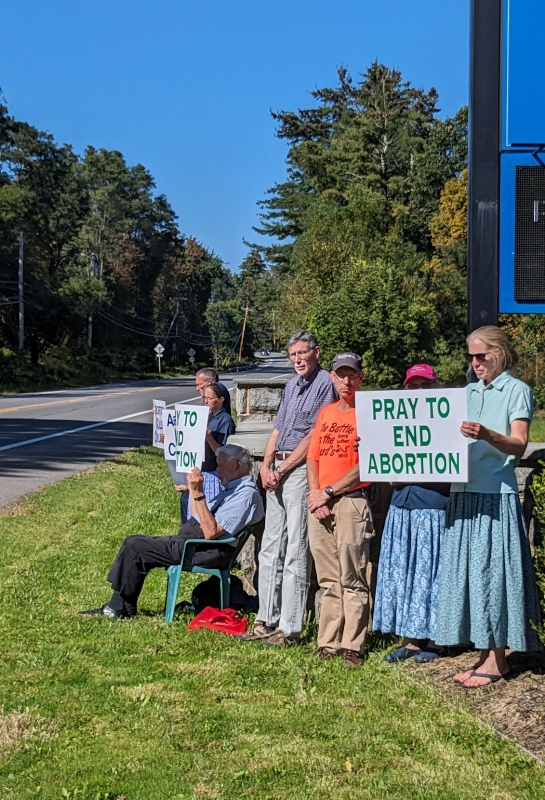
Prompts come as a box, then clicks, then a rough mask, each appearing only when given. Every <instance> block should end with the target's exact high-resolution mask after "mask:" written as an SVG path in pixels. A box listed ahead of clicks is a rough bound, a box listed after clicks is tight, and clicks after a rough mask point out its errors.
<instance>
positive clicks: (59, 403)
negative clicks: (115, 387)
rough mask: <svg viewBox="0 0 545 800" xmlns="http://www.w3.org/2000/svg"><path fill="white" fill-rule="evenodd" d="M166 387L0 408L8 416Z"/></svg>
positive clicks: (150, 387) (1, 412)
mask: <svg viewBox="0 0 545 800" xmlns="http://www.w3.org/2000/svg"><path fill="white" fill-rule="evenodd" d="M164 388H165V387H164V386H148V387H146V388H145V389H130V390H129V391H127V392H109V393H108V394H93V395H88V396H87V397H75V398H73V399H72V400H51V401H49V402H48V403H32V404H30V405H24V406H12V408H0V414H7V413H8V412H9V411H26V409H27V408H42V407H43V406H62V405H66V404H69V403H83V402H85V400H101V399H102V398H104V397H119V395H122V394H136V393H137V392H154V391H155V390H156V389H164Z"/></svg>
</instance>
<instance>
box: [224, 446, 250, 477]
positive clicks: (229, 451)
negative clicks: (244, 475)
mask: <svg viewBox="0 0 545 800" xmlns="http://www.w3.org/2000/svg"><path fill="white" fill-rule="evenodd" d="M220 453H223V454H224V455H225V456H227V461H238V463H239V464H240V466H241V467H245V468H246V469H247V470H248V472H250V470H251V468H252V460H253V459H252V456H251V455H250V453H249V452H248V450H246V448H245V447H241V446H240V445H239V444H224V445H222V446H221V447H218V449H217V450H216V457H217V456H218V455H219V454H220Z"/></svg>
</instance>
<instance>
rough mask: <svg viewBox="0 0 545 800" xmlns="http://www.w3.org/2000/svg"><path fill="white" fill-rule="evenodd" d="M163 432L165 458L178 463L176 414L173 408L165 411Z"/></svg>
mask: <svg viewBox="0 0 545 800" xmlns="http://www.w3.org/2000/svg"><path fill="white" fill-rule="evenodd" d="M163 432H164V434H165V458H166V460H167V461H176V414H175V413H174V409H173V408H167V409H165V414H164V416H163Z"/></svg>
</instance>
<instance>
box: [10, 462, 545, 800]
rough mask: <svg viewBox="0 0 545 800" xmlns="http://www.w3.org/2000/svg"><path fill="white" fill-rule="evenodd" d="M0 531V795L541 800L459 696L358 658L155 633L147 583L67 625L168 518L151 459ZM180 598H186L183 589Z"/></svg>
mask: <svg viewBox="0 0 545 800" xmlns="http://www.w3.org/2000/svg"><path fill="white" fill-rule="evenodd" d="M16 512H17V513H16V514H15V515H13V516H4V517H2V518H0V537H1V541H2V559H1V562H2V563H1V565H0V630H2V653H1V657H0V797H1V798H2V800H4V799H9V798H16V799H17V800H25V799H26V798H36V797H37V798H63V797H64V798H74V800H116V798H117V799H119V798H126V800H156V799H157V800H174V798H178V799H180V798H229V799H232V800H243V799H245V798H255V800H262V798H286V799H289V800H307V798H317V799H318V800H322V799H323V800H325V799H326V798H328V799H331V800H345V799H346V800H353V799H354V798H358V799H359V798H373V800H377V798H379V799H380V798H389V799H390V798H394V799H395V798H399V799H400V800H401V799H402V798H403V800H407V798H411V800H412V798H422V799H423V800H428V799H429V800H431V799H432V798H437V800H450V799H452V800H454V798H456V800H465V798H467V800H481V798H482V800H485V798H486V800H491V798H494V799H496V798H497V799H498V800H500V799H501V800H513V798H528V799H530V798H532V800H533V798H536V797H543V796H545V771H544V770H543V769H542V768H541V767H540V766H539V765H538V764H537V763H535V762H533V761H531V760H528V759H527V758H526V757H525V756H524V755H522V754H521V753H520V752H519V751H518V750H517V749H516V747H515V746H514V745H512V744H511V743H509V742H505V741H503V740H500V739H499V738H497V737H495V736H494V734H493V732H492V731H491V730H490V729H489V728H488V727H487V726H486V725H485V724H484V723H482V722H480V721H479V720H478V719H476V718H475V717H474V716H473V715H472V714H471V713H470V712H469V710H468V708H466V706H465V704H464V703H465V699H464V698H462V699H461V700H460V702H459V703H458V705H457V706H455V707H452V706H447V705H446V704H445V703H444V702H443V700H442V698H441V696H440V695H439V693H438V692H437V690H436V689H433V688H426V687H422V686H416V685H413V684H412V683H409V682H408V681H407V679H406V678H405V676H404V673H403V671H402V670H400V669H397V668H392V667H390V666H388V665H386V664H385V663H384V662H383V661H382V653H381V652H379V651H376V652H373V653H371V656H370V658H369V660H368V661H367V662H366V664H365V666H364V667H363V668H361V669H356V670H352V671H350V670H349V669H348V668H347V667H346V666H345V665H344V663H342V662H341V661H335V662H333V663H331V662H329V661H328V662H321V661H317V660H316V659H315V658H314V657H313V655H312V653H313V650H314V644H313V642H312V641H309V642H308V643H306V644H304V645H302V646H299V647H296V648H291V649H290V650H288V651H280V652H270V651H266V650H264V649H263V648H262V647H260V646H259V645H243V644H242V643H240V642H237V641H235V640H232V639H230V638H229V637H227V636H224V635H222V634H219V633H218V634H215V633H211V632H206V631H199V632H195V633H189V632H188V631H187V629H186V624H187V618H181V617H178V618H177V619H175V621H174V623H173V624H172V625H170V626H166V625H164V623H163V621H162V611H163V600H164V591H165V574H164V572H163V571H161V570H155V571H154V572H153V573H152V574H151V575H150V576H149V578H148V581H147V582H146V586H145V589H144V592H143V594H142V601H141V610H142V611H143V612H144V613H143V614H142V616H141V617H139V618H137V619H135V620H133V621H130V622H117V623H116V622H110V621H108V620H106V619H104V618H99V619H88V618H82V617H79V616H78V614H77V612H78V610H80V609H83V608H88V607H92V606H96V605H98V604H100V603H102V602H104V601H105V600H106V599H107V597H108V585H107V584H106V581H105V575H106V572H107V570H108V567H109V565H110V563H111V561H112V559H113V557H114V555H115V553H116V550H117V547H118V545H119V543H120V542H121V540H122V538H123V537H124V536H125V535H126V534H128V533H131V532H133V533H136V532H147V533H154V534H169V533H172V532H173V531H175V529H176V525H177V517H178V502H177V496H176V494H175V493H174V492H173V491H172V488H171V482H170V479H169V478H168V476H167V472H166V469H165V465H164V462H163V461H162V460H161V457H160V454H158V452H157V451H155V452H152V451H151V450H145V451H140V452H136V453H130V454H129V455H128V456H127V457H126V458H124V459H122V460H121V461H120V462H119V463H104V464H101V465H100V466H98V467H97V468H96V469H95V470H94V471H92V472H90V473H87V474H84V475H82V476H80V477H76V478H71V479H68V480H66V481H63V482H62V483H59V484H57V485H56V486H54V487H51V488H49V489H47V490H45V491H42V492H40V493H38V494H36V495H33V496H32V497H31V499H30V502H29V504H28V505H22V506H21V507H20V508H19V509H17V510H16ZM185 580H186V582H185V584H184V586H185V592H184V594H185V596H186V597H188V596H189V585H188V583H187V576H185Z"/></svg>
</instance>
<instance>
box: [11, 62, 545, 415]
mask: <svg viewBox="0 0 545 800" xmlns="http://www.w3.org/2000/svg"><path fill="white" fill-rule="evenodd" d="M310 95H311V98H312V99H311V102H310V103H309V107H308V108H305V109H298V110H296V111H289V110H288V111H276V112H273V114H272V116H273V119H274V121H275V123H276V136H277V137H278V138H280V139H281V140H283V141H285V143H286V145H287V158H286V163H287V172H286V174H285V176H284V179H283V180H280V181H279V182H278V183H276V184H275V185H274V186H272V187H271V188H269V189H268V190H267V192H266V193H265V195H264V198H263V199H262V200H260V201H258V205H259V218H260V222H259V224H258V225H257V226H256V227H255V228H254V231H255V232H256V233H257V234H259V238H258V241H257V242H255V243H247V244H248V255H247V256H246V258H245V259H244V261H243V263H242V264H241V265H240V267H239V269H238V270H237V271H236V272H235V273H232V272H230V271H229V270H227V269H226V268H225V266H224V265H223V263H222V261H221V258H220V257H219V256H218V255H216V254H214V253H211V252H210V251H208V250H207V249H206V247H205V246H204V245H202V244H200V243H198V242H197V241H196V240H195V239H194V238H192V237H191V236H186V235H184V234H182V233H181V232H180V230H179V227H178V222H177V219H176V216H175V214H174V212H173V210H172V208H171V207H170V205H169V203H168V201H167V199H166V197H164V195H157V194H156V193H155V185H154V181H153V178H152V176H151V175H150V173H149V172H148V171H147V170H146V169H145V168H144V167H143V166H141V165H136V166H134V167H130V166H128V165H127V164H126V162H125V159H124V158H123V156H122V154H121V153H119V152H117V151H108V150H104V149H101V150H96V149H95V148H93V147H88V148H87V150H86V151H85V153H84V155H83V156H82V157H79V156H77V155H76V154H75V153H74V152H73V149H72V148H71V147H70V146H68V145H63V146H59V145H57V144H56V143H55V142H54V140H53V138H52V137H51V136H50V135H49V134H46V133H43V132H41V131H38V130H36V129H35V128H33V127H32V126H31V125H29V124H28V123H23V122H18V121H16V120H14V119H13V118H12V117H11V116H10V115H9V113H8V109H7V107H6V106H5V105H0V303H2V301H4V302H6V301H8V300H9V299H10V298H12V297H13V291H14V285H15V284H14V281H15V279H16V268H17V243H18V232H19V230H21V229H22V230H24V231H25V292H26V297H27V303H28V305H27V312H26V313H27V328H26V331H27V332H26V341H27V344H28V353H29V358H30V359H31V360H32V362H33V363H34V364H37V363H39V362H40V360H44V359H46V358H47V355H48V353H51V352H53V351H54V350H55V348H62V347H64V348H72V350H74V349H77V350H78V351H79V352H85V354H86V357H87V358H89V359H94V360H96V361H98V362H100V363H103V364H115V363H117V362H118V363H119V364H125V365H126V363H127V359H132V360H133V361H135V362H139V363H141V364H148V365H150V366H153V358H152V357H153V350H152V346H153V344H154V341H153V340H154V339H157V340H159V341H164V342H165V344H166V347H167V352H166V354H165V356H166V357H167V363H168V362H170V363H172V364H176V363H177V364H182V363H184V361H186V360H187V355H186V351H187V349H188V348H189V347H190V346H193V347H194V349H196V350H197V360H198V361H201V362H203V363H204V362H207V363H213V360H214V359H215V360H216V362H217V363H219V364H220V365H225V364H226V363H229V362H233V361H235V360H236V359H237V358H238V351H239V346H240V336H241V331H242V325H243V319H244V315H245V313H247V318H248V325H247V327H246V335H245V355H247V356H251V353H252V351H253V350H254V349H255V348H256V347H259V346H262V345H264V344H266V345H269V346H272V345H274V344H277V346H280V345H282V344H285V343H286V341H287V338H288V336H289V335H290V333H291V332H293V330H295V329H297V328H301V327H304V328H309V329H311V330H313V331H315V332H316V334H317V335H318V338H319V340H320V341H321V343H322V346H323V351H324V357H325V359H324V360H325V362H327V360H328V359H329V358H330V357H331V356H332V354H333V353H335V352H338V351H340V350H343V349H353V350H355V351H356V352H359V353H361V354H362V356H363V359H364V368H365V373H366V379H367V382H368V383H369V384H372V385H377V386H387V385H393V384H396V383H398V382H399V380H400V379H401V377H402V375H403V372H404V369H405V368H406V366H407V364H409V363H410V362H415V361H420V360H426V361H430V362H432V363H433V364H434V366H435V367H436V369H437V371H438V374H439V376H440V378H441V379H442V380H443V381H445V382H447V383H453V382H458V381H463V377H464V376H463V371H464V366H463V355H462V354H463V351H464V349H465V345H464V336H465V332H466V314H467V309H466V277H467V261H466V259H467V252H466V251H467V247H466V245H467V241H466V239H467V108H465V107H463V108H461V109H460V110H459V111H458V113H457V114H455V115H454V116H453V117H447V118H444V119H442V118H441V117H440V107H439V98H438V94H437V91H436V90H435V89H434V88H430V89H427V90H425V89H421V88H415V87H413V86H412V85H411V84H410V83H409V82H408V81H406V80H404V79H403V77H402V75H401V73H400V72H399V71H398V70H395V69H391V68H389V67H387V66H385V65H383V64H380V63H379V62H378V61H375V62H374V63H372V64H371V65H370V66H369V67H368V69H367V70H366V71H365V72H364V73H363V74H361V75H359V76H358V79H354V78H353V77H352V76H351V75H350V74H349V73H348V71H347V70H346V69H345V68H344V67H343V68H340V69H339V70H338V72H337V80H336V83H335V85H334V86H332V87H326V88H317V89H315V90H314V91H312V92H311V93H310ZM256 238H257V237H256ZM245 309H246V310H247V311H245ZM90 315H92V317H93V346H92V348H90V347H89V345H88V344H87V340H88V320H89V316H90ZM502 324H504V325H506V326H507V327H508V328H509V331H510V333H511V334H512V335H513V337H514V339H515V344H516V346H517V347H518V349H519V351H520V352H521V356H522V359H521V360H522V364H521V369H522V373H523V377H524V378H525V379H526V380H528V381H529V382H530V383H532V384H534V385H535V386H536V388H537V389H538V395H539V393H540V392H541V389H540V387H541V385H542V384H543V385H544V387H545V380H544V379H543V377H542V376H543V364H542V355H541V354H542V352H543V344H545V326H544V324H543V323H542V317H540V316H536V315H522V316H520V315H518V316H509V317H508V316H505V317H503V318H502ZM0 336H1V338H2V344H3V345H4V348H5V351H2V352H7V351H9V352H10V353H13V352H14V351H15V349H16V340H17V325H16V306H6V305H4V306H2V305H0ZM542 394H543V400H545V388H544V389H543V391H542Z"/></svg>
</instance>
